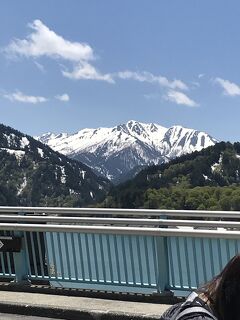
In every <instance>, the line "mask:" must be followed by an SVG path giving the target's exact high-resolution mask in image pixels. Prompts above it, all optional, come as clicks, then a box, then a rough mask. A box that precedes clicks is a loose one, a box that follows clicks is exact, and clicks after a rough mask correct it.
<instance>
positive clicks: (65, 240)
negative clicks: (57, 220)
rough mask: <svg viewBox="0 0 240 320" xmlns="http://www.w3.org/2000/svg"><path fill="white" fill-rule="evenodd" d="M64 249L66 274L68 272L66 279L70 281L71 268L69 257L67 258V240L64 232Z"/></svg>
mask: <svg viewBox="0 0 240 320" xmlns="http://www.w3.org/2000/svg"><path fill="white" fill-rule="evenodd" d="M63 237H64V247H65V252H66V263H67V272H68V279H69V280H71V278H72V277H71V267H70V256H69V250H68V239H67V233H66V232H65V233H64V235H63Z"/></svg>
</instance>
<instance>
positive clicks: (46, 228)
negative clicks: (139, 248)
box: [0, 223, 240, 239]
mask: <svg viewBox="0 0 240 320" xmlns="http://www.w3.org/2000/svg"><path fill="white" fill-rule="evenodd" d="M0 230H4V231H27V232H62V233H90V234H113V235H131V236H132V235H138V236H156V237H192V238H221V239H240V231H229V230H228V231H227V230H226V231H222V230H183V229H167V228H144V227H112V226H111V227H108V226H72V225H54V224H47V225H43V224H14V223H0Z"/></svg>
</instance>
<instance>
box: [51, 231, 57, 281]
mask: <svg viewBox="0 0 240 320" xmlns="http://www.w3.org/2000/svg"><path fill="white" fill-rule="evenodd" d="M50 239H51V247H52V257H53V265H52V268H51V269H50V272H51V274H50V276H53V275H55V278H56V279H58V272H57V259H56V248H55V244H54V238H53V232H50Z"/></svg>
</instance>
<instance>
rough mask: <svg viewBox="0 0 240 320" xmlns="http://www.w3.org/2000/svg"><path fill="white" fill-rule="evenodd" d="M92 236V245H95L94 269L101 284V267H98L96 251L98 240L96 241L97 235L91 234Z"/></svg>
mask: <svg viewBox="0 0 240 320" xmlns="http://www.w3.org/2000/svg"><path fill="white" fill-rule="evenodd" d="M91 236H92V245H93V260H94V268H95V271H96V280H97V282H99V270H98V268H99V265H98V259H97V249H96V240H95V236H96V235H95V234H91Z"/></svg>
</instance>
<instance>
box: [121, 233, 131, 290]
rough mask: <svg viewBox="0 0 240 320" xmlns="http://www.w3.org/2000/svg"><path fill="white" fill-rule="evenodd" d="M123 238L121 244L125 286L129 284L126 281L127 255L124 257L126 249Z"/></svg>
mask: <svg viewBox="0 0 240 320" xmlns="http://www.w3.org/2000/svg"><path fill="white" fill-rule="evenodd" d="M124 239H125V236H121V242H122V251H123V269H124V277H125V282H126V284H128V283H129V281H128V268H127V255H126V249H125V241H124Z"/></svg>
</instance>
